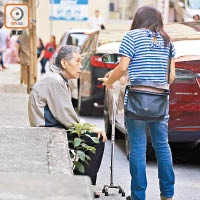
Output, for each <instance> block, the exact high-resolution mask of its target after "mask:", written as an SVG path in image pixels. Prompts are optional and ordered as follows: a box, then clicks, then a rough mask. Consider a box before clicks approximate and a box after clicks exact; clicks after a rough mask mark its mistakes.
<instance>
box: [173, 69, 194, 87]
mask: <svg viewBox="0 0 200 200" xmlns="http://www.w3.org/2000/svg"><path fill="white" fill-rule="evenodd" d="M196 78H197V74H195V73H193V72H192V71H191V70H188V69H180V68H176V77H175V80H174V83H196Z"/></svg>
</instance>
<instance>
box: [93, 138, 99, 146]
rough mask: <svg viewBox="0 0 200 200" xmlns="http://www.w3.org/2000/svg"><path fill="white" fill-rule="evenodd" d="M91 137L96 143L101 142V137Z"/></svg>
mask: <svg viewBox="0 0 200 200" xmlns="http://www.w3.org/2000/svg"><path fill="white" fill-rule="evenodd" d="M91 139H92V141H93V142H94V143H96V144H98V143H99V139H98V138H96V137H91Z"/></svg>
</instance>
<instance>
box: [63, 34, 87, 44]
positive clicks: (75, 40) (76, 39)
mask: <svg viewBox="0 0 200 200" xmlns="http://www.w3.org/2000/svg"><path fill="white" fill-rule="evenodd" d="M88 37H89V35H87V34H83V33H70V34H69V35H68V38H67V42H66V44H67V45H75V46H82V45H83V43H84V42H85V40H86V39H87V38H88Z"/></svg>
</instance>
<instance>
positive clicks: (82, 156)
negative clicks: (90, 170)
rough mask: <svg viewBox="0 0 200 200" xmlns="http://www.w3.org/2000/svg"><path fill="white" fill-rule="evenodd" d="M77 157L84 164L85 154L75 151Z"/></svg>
mask: <svg viewBox="0 0 200 200" xmlns="http://www.w3.org/2000/svg"><path fill="white" fill-rule="evenodd" d="M77 154H78V157H79V158H80V159H81V160H82V161H83V162H84V161H85V153H84V152H83V151H77Z"/></svg>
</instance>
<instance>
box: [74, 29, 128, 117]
mask: <svg viewBox="0 0 200 200" xmlns="http://www.w3.org/2000/svg"><path fill="white" fill-rule="evenodd" d="M124 34H125V31H120V30H115V31H108V30H104V31H100V32H96V33H95V34H93V35H92V36H91V37H90V38H89V39H88V40H87V41H86V42H85V43H84V45H83V46H82V49H81V52H82V53H81V55H82V58H83V62H82V73H81V76H80V80H79V82H78V112H79V114H80V115H103V105H104V87H103V86H102V83H101V82H100V81H98V80H97V79H98V78H100V77H103V76H104V75H105V74H106V73H107V72H108V71H110V70H111V69H113V68H114V67H116V64H105V63H103V62H102V55H104V54H105V53H107V52H108V50H109V48H108V46H109V43H112V42H114V41H121V40H122V37H123V35H124Z"/></svg>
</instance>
